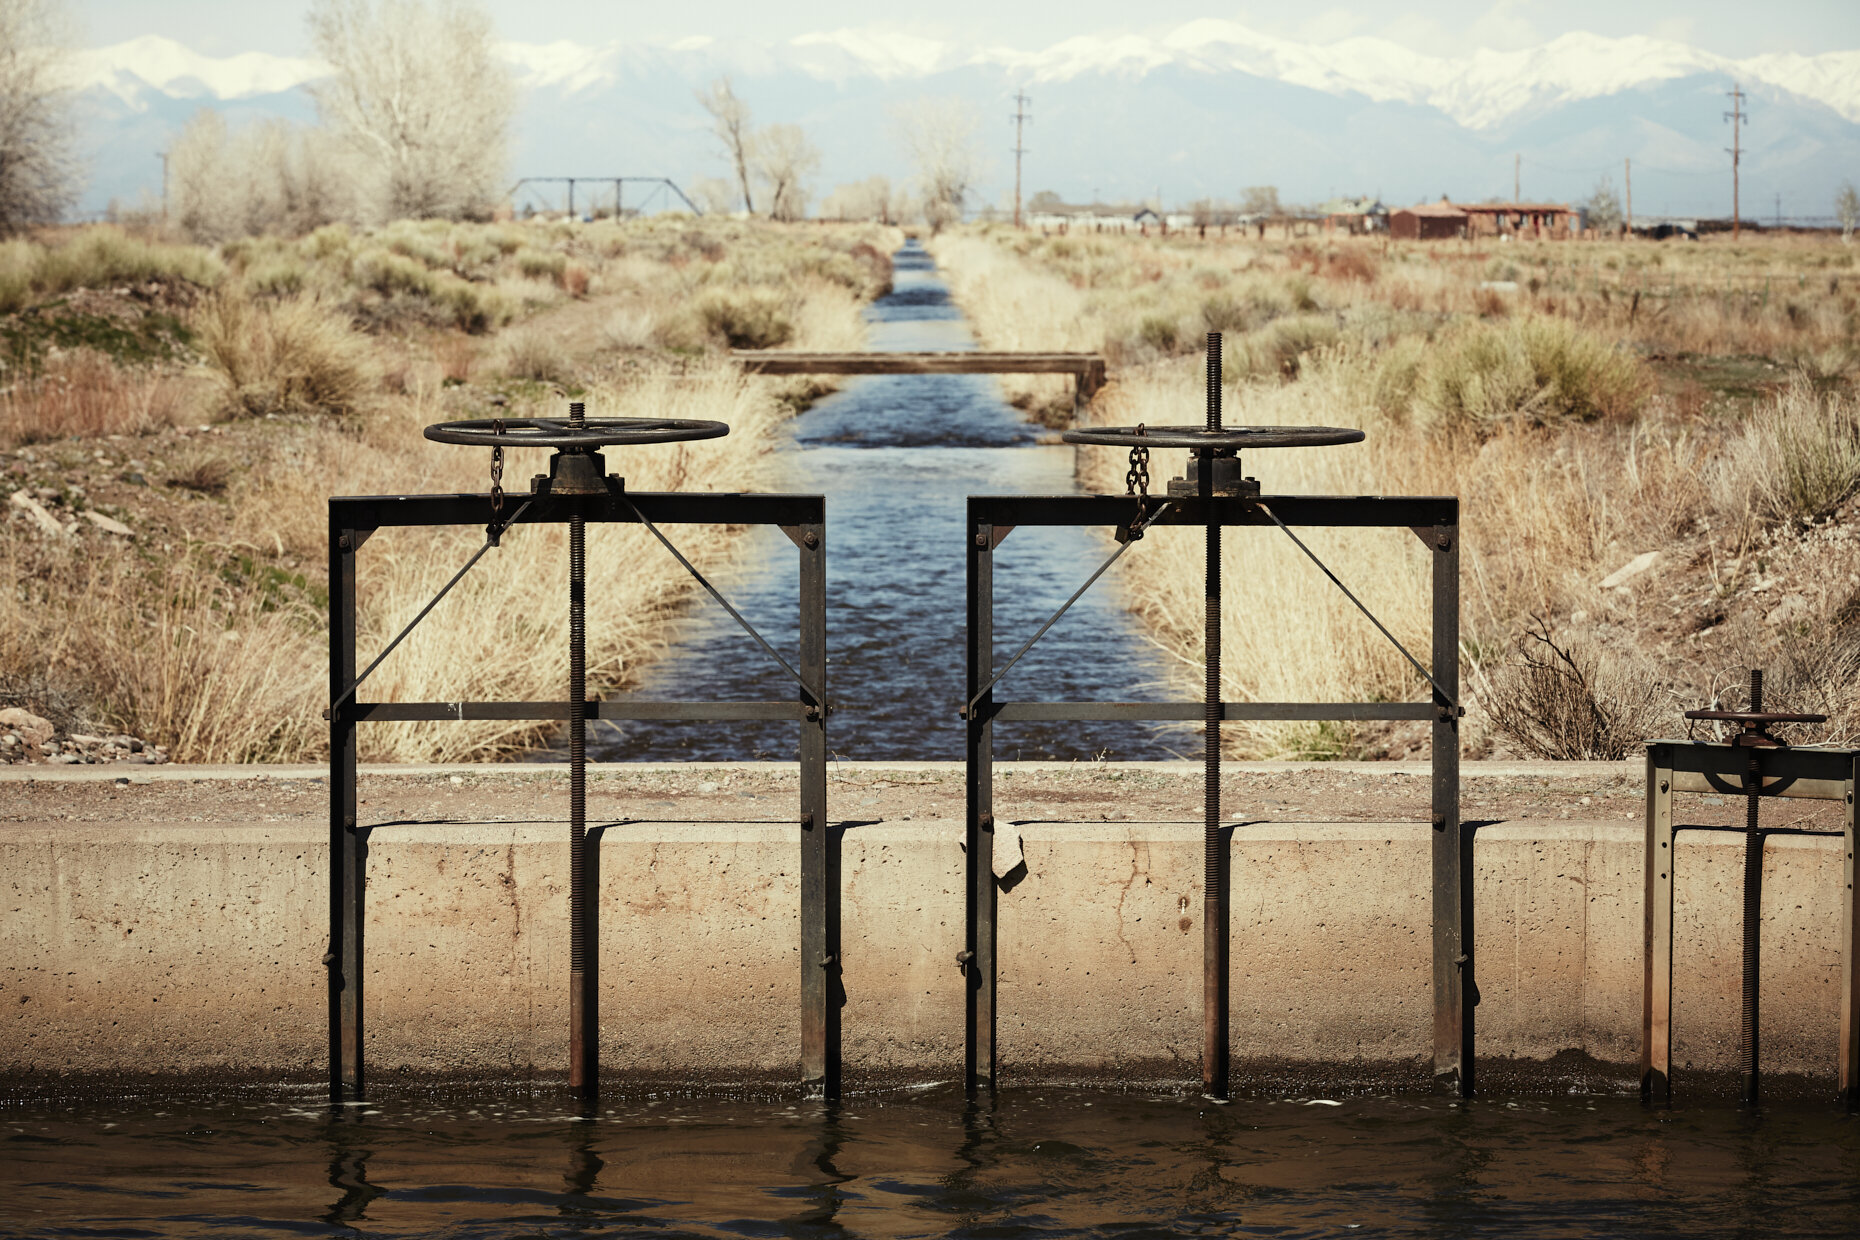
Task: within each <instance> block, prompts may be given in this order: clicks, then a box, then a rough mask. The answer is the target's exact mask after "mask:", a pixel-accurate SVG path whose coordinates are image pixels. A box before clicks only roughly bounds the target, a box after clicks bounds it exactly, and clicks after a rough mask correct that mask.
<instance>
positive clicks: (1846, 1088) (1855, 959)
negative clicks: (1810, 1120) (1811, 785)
mask: <svg viewBox="0 0 1860 1240" xmlns="http://www.w3.org/2000/svg"><path fill="white" fill-rule="evenodd" d="M1856 793H1860V753H1856V754H1855V755H1854V758H1853V764H1852V766H1851V767H1850V768H1849V770H1848V774H1847V788H1846V790H1845V792H1844V794H1843V796H1842V800H1843V801H1844V802H1845V803H1846V806H1847V817H1846V819H1845V820H1844V821H1843V823H1842V828H1841V845H1842V848H1841V853H1842V856H1843V858H1844V860H1843V861H1842V863H1841V865H1842V876H1841V877H1842V882H1843V884H1844V885H1843V887H1842V889H1841V1065H1840V1072H1839V1075H1840V1080H1839V1082H1838V1084H1839V1086H1840V1097H1841V1105H1842V1106H1844V1107H1846V1108H1847V1109H1848V1110H1850V1111H1860V925H1856V924H1855V922H1854V878H1855V873H1854V845H1855V843H1856V841H1855V838H1854V833H1855V826H1856V821H1855V817H1854V813H1855V806H1854V796H1855V794H1856Z"/></svg>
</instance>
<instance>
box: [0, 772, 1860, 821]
mask: <svg viewBox="0 0 1860 1240" xmlns="http://www.w3.org/2000/svg"><path fill="white" fill-rule="evenodd" d="M828 778H829V785H828V804H829V806H830V807H831V809H832V813H833V816H834V817H835V819H836V820H839V821H843V822H848V823H858V822H878V821H885V822H901V821H916V820H943V819H956V820H961V818H962V816H963V770H962V767H961V765H960V764H958V763H838V764H835V765H834V766H833V767H832V769H831V771H830V772H829V777H828ZM1644 779H1645V777H1644V768H1643V767H1642V765H1641V764H1640V763H1638V762H1622V763H1603V762H1569V763H1556V762H1470V763H1467V764H1465V766H1464V768H1463V778H1462V782H1461V796H1462V798H1463V800H1462V803H1461V813H1462V816H1463V817H1464V818H1465V820H1466V821H1468V822H1497V821H1519V820H1528V819H1577V820H1581V821H1586V822H1639V821H1641V817H1642V812H1643V806H1644V803H1645V802H1644V796H1645V793H1644ZM1428 788H1429V780H1428V772H1427V766H1426V764H1425V763H1410V762H1402V763H1392V762H1391V763H1356V762H1351V763H1319V762H1313V763H1294V762H1271V763H1231V764H1229V766H1228V767H1227V770H1226V775H1225V778H1224V779H1223V781H1222V809H1223V811H1224V814H1225V815H1226V817H1227V818H1228V819H1229V821H1238V822H1248V821H1270V822H1387V821H1402V820H1419V821H1426V820H1427V818H1428V817H1429V816H1430V813H1431V809H1430V804H1429V795H1428ZM797 796H798V791H797V787H796V775H795V771H794V767H793V766H792V765H783V764H779V763H760V764H759V763H740V764H738V763H690V764H685V765H677V766H660V765H651V766H647V765H639V766H634V765H621V764H615V765H607V766H600V767H596V768H594V769H593V771H592V773H591V775H590V779H589V797H588V812H589V818H590V820H591V821H607V822H618V821H625V820H629V819H631V820H647V821H656V822H770V821H781V820H784V819H792V818H794V817H795V816H797V815H798V813H799V810H798V806H797V800H796V798H797ZM327 798H328V785H327V783H326V782H325V779H324V775H323V771H322V769H321V768H318V767H309V766H295V767H285V766H267V767H190V766H172V765H170V766H162V767H136V768H124V767H47V766H34V767H11V768H5V769H0V821H11V822H123V823H140V822H220V823H261V822H293V821H303V822H306V823H308V822H317V823H321V822H324V821H326V820H327V814H328V800H327ZM360 801H361V804H360V807H359V808H360V810H361V817H362V820H363V821H364V822H366V823H370V824H376V823H384V822H394V821H447V820H451V821H476V822H521V821H560V820H565V819H566V816H567V812H568V805H567V801H568V798H567V768H566V767H565V766H563V765H560V764H514V763H513V764H490V765H467V766H446V767H403V768H382V767H365V768H363V774H362V780H361V786H360ZM995 801H996V812H997V814H998V815H999V816H1001V817H1003V818H1004V819H1012V820H1017V821H1039V820H1046V821H1058V822H1091V821H1163V822H1198V821H1200V818H1201V772H1200V768H1199V767H1198V766H1195V765H1193V764H1189V763H1177V762H1149V763H1144V762H1131V763H1115V762H1113V763H1103V764H1092V763H1077V764H1058V763H1031V762H1030V763H1002V764H999V765H998V766H997V767H996V779H995ZM1678 813H1679V815H1680V817H1681V820H1682V821H1684V822H1687V823H1692V824H1697V825H1700V826H1734V825H1741V824H1742V822H1743V813H1744V810H1743V802H1742V800H1741V799H1739V798H1737V797H1708V796H1682V797H1680V799H1679V804H1678ZM1764 825H1765V826H1766V827H1771V828H1786V827H1796V828H1808V829H1814V830H1839V829H1840V807H1839V806H1838V805H1835V804H1834V803H1832V802H1815V801H1800V800H1787V801H1771V802H1768V803H1767V804H1766V805H1765V807H1764Z"/></svg>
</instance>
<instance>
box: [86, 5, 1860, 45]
mask: <svg viewBox="0 0 1860 1240" xmlns="http://www.w3.org/2000/svg"><path fill="white" fill-rule="evenodd" d="M488 4H489V8H490V10H491V13H492V15H493V17H494V18H495V19H496V22H497V26H498V29H499V30H500V31H501V33H502V34H503V36H504V37H505V38H507V39H512V40H517V41H521V42H525V43H548V42H552V41H554V40H557V39H569V40H573V41H575V42H578V43H604V42H608V41H610V40H614V39H641V40H650V41H664V40H669V39H675V38H680V37H683V36H686V35H692V34H709V35H717V36H732V35H733V36H737V37H742V38H748V39H753V40H757V41H770V42H772V41H779V40H782V39H787V38H792V37H793V36H795V35H798V34H804V33H807V32H809V31H816V30H832V29H838V28H840V27H843V26H854V27H873V26H882V27H889V28H893V29H899V30H905V31H910V32H913V33H917V34H922V35H927V36H932V37H938V38H947V39H956V40H960V41H963V42H982V43H1000V44H1007V45H1009V46H1013V47H1018V48H1023V49H1031V48H1039V47H1045V46H1049V45H1050V44H1053V43H1057V42H1059V41H1060V40H1061V39H1065V38H1069V37H1071V36H1073V35H1078V34H1095V33H1100V32H1104V31H1111V30H1132V29H1137V30H1161V29H1167V28H1169V27H1172V26H1176V25H1180V24H1181V23H1182V22H1185V21H1190V20H1192V19H1194V18H1199V17H1225V18H1233V19H1236V20H1239V21H1243V22H1246V23H1247V24H1248V25H1251V26H1253V27H1255V28H1256V29H1259V30H1262V31H1265V32H1268V33H1271V34H1277V35H1283V36H1288V37H1295V38H1301V39H1309V40H1315V41H1318V42H1328V41H1331V40H1334V39H1340V38H1345V37H1347V36H1349V35H1354V34H1365V35H1381V36H1383V37H1386V38H1390V39H1394V40H1396V41H1397V42H1400V43H1403V44H1406V45H1408V46H1410V47H1413V48H1415V49H1417V50H1419V51H1424V52H1429V53H1433V54H1435V55H1453V54H1456V53H1462V52H1467V51H1470V50H1473V49H1474V48H1478V47H1492V48H1500V49H1511V48H1518V47H1529V46H1532V45H1534V44H1537V43H1542V42H1546V41H1548V40H1550V39H1553V38H1555V37H1556V36H1557V35H1559V34H1564V33H1567V32H1569V31H1571V30H1587V31H1593V32H1594V33H1596V34H1605V35H1630V34H1649V35H1660V36H1664V37H1667V38H1672V39H1677V40H1681V41H1683V42H1687V43H1691V44H1693V45H1694V46H1697V47H1702V48H1705V49H1706V50H1708V51H1713V52H1718V53H1720V54H1722V55H1727V56H1747V55H1753V54H1755V53H1758V52H1803V53H1810V54H1812V53H1815V52H1824V51H1834V50H1843V49H1851V48H1855V47H1860V2H1856V0H1770V2H1768V3H1762V2H1759V3H1752V2H1751V0H1690V2H1689V3H1668V2H1667V0H1649V2H1645V3H1643V2H1642V0H1628V2H1623V0H1551V2H1544V0H1538V2H1536V3H1527V2H1525V0H1497V3H1494V2H1493V0H1380V2H1378V0H1354V2H1351V3H1344V4H1327V3H1326V2H1325V0H1317V2H1316V3H1306V4H1260V3H1253V4H1220V3H1208V2H1207V0H1202V2H1201V3H1187V2H1185V0H1139V3H1135V4H1133V3H1131V0H1009V2H1008V3H1005V4H1004V3H1002V0H938V2H937V3H936V4H934V5H929V6H925V7H926V9H928V10H929V15H926V16H922V17H913V18H908V19H904V20H896V19H891V18H889V16H887V17H885V18H884V19H882V20H878V21H874V20H873V18H874V15H875V13H882V12H884V10H882V9H875V8H874V6H873V5H872V4H871V2H870V0H808V3H805V4H771V3H769V2H768V0H685V2H684V3H679V4H664V3H652V4H646V3H638V2H636V0H628V2H625V3H606V4H600V3H591V2H589V0H488ZM72 7H73V8H74V9H75V11H76V13H77V16H78V18H79V21H80V22H81V24H82V28H83V37H84V41H85V42H86V43H89V44H105V43H117V42H121V41H122V40H124V39H130V38H134V37H135V36H137V35H141V34H161V35H167V36H169V37H170V38H174V39H178V40H180V41H181V42H183V43H186V44H188V45H189V46H191V47H193V48H195V49H197V50H199V51H203V52H209V53H212V54H215V55H226V54H229V53H232V52H242V51H265V52H276V53H280V54H299V53H302V52H303V51H304V50H305V40H304V36H303V14H304V10H305V9H306V7H307V3H306V0H160V2H157V0H73V3H72ZM1138 13H1140V14H1141V17H1142V20H1141V21H1140V22H1137V21H1133V20H1132V19H1133V15H1135V14H1138Z"/></svg>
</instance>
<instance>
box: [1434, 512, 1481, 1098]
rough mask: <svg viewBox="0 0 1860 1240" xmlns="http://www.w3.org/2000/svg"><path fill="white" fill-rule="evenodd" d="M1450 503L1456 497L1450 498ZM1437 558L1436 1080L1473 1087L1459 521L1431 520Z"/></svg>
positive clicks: (1474, 997)
mask: <svg viewBox="0 0 1860 1240" xmlns="http://www.w3.org/2000/svg"><path fill="white" fill-rule="evenodd" d="M1454 507H1455V511H1456V512H1457V510H1458V504H1457V503H1456V504H1455V505H1454ZM1431 546H1432V550H1433V553H1434V555H1433V559H1434V591H1433V593H1434V605H1433V613H1434V616H1433V629H1434V642H1433V645H1434V649H1433V660H1432V661H1433V665H1434V680H1435V682H1436V687H1435V689H1434V726H1433V743H1432V745H1431V746H1430V751H1431V752H1430V757H1431V760H1432V765H1433V776H1434V787H1433V803H1434V804H1433V811H1434V812H1433V824H1434V846H1433V880H1434V900H1433V905H1434V907H1433V920H1434V1087H1435V1088H1436V1089H1438V1090H1444V1091H1449V1092H1454V1093H1458V1094H1459V1095H1460V1096H1461V1097H1470V1096H1471V1095H1472V1092H1473V1005H1474V1004H1475V1003H1476V1002H1477V1001H1478V993H1479V991H1478V987H1477V986H1476V985H1475V984H1474V981H1473V924H1472V913H1473V902H1472V894H1473V893H1472V847H1471V843H1472V841H1471V839H1470V838H1469V837H1466V836H1464V835H1463V833H1462V830H1461V827H1460V720H1459V713H1460V711H1459V707H1458V706H1457V705H1456V703H1457V702H1458V701H1459V695H1460V528H1459V525H1458V523H1457V522H1456V523H1455V524H1452V525H1446V524H1441V525H1436V526H1434V528H1433V530H1432V539H1431Z"/></svg>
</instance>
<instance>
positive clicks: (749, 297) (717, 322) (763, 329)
mask: <svg viewBox="0 0 1860 1240" xmlns="http://www.w3.org/2000/svg"><path fill="white" fill-rule="evenodd" d="M697 311H698V316H699V318H700V319H701V321H702V322H703V323H704V326H705V328H706V329H707V330H708V331H709V332H710V333H711V334H712V335H714V336H718V337H721V338H722V339H723V340H724V341H725V342H727V343H728V344H729V346H730V347H731V348H733V349H773V348H776V347H778V346H780V345H784V344H787V343H788V342H789V341H790V340H792V339H794V319H793V316H792V315H791V314H790V313H789V311H788V307H787V305H786V299H785V298H783V297H782V296H781V294H779V293H777V292H776V291H775V290H774V289H769V288H751V289H712V290H711V291H709V292H707V293H705V294H704V296H703V297H702V298H701V299H700V300H699V301H698V305H697Z"/></svg>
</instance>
